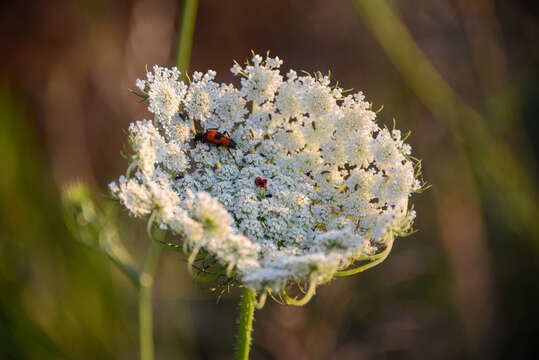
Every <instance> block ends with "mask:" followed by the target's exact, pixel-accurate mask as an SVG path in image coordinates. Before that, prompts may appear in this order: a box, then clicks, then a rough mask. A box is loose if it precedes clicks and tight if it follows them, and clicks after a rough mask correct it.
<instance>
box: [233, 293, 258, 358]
mask: <svg viewBox="0 0 539 360" xmlns="http://www.w3.org/2000/svg"><path fill="white" fill-rule="evenodd" d="M255 305H256V295H255V294H254V293H253V292H252V291H251V290H249V289H247V288H244V289H243V296H242V298H241V313H240V328H239V330H238V352H237V354H236V360H249V350H250V348H251V332H252V331H253V317H254V314H255Z"/></svg>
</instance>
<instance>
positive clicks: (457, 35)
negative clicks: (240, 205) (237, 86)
mask: <svg viewBox="0 0 539 360" xmlns="http://www.w3.org/2000/svg"><path fill="white" fill-rule="evenodd" d="M180 13H181V5H180V4H179V3H178V2H177V1H173V0H160V1H152V0H136V1H128V0H120V1H111V0H98V1H88V0H77V1H58V0H48V1H11V2H3V3H2V5H0V34H2V35H1V39H2V51H1V53H0V64H1V66H0V159H1V160H0V164H1V165H2V169H1V175H0V291H1V292H0V358H1V359H96V358H99V359H134V358H137V357H138V339H137V331H138V330H137V308H136V305H137V298H136V290H135V288H134V287H133V286H132V285H131V283H130V282H129V281H128V280H127V278H126V277H125V275H124V274H123V273H122V272H120V271H119V270H118V269H117V268H116V267H114V266H113V265H112V264H111V263H110V261H109V260H108V259H107V258H106V257H104V256H103V255H102V254H99V253H98V252H95V251H93V250H91V249H89V248H88V247H87V246H85V245H84V244H82V243H81V242H79V241H76V240H75V238H74V236H73V235H72V234H71V233H70V232H69V230H68V228H67V226H66V223H65V220H64V216H63V212H62V202H61V192H62V189H65V187H66V186H68V185H69V184H72V183H73V182H77V181H79V182H80V181H82V182H84V183H86V184H88V186H90V188H91V189H92V193H93V198H94V200H95V202H96V204H97V206H99V207H100V208H101V209H104V210H103V211H106V214H107V219H109V220H110V221H112V222H113V223H114V226H115V227H116V228H117V229H118V231H119V234H120V237H121V239H122V241H123V242H124V244H125V245H126V247H127V248H128V249H129V250H130V252H131V253H132V254H133V257H134V259H135V262H137V263H138V264H140V263H141V262H142V260H143V257H144V252H145V249H146V244H147V241H148V240H147V238H146V237H145V235H144V224H143V223H142V222H140V221H136V220H133V219H130V218H129V217H128V216H127V214H126V212H125V211H123V210H122V209H120V208H119V206H117V205H116V204H115V203H113V202H112V201H111V200H110V198H109V195H108V190H107V187H106V185H107V183H108V182H110V181H112V180H114V179H116V178H117V177H118V176H119V175H120V174H121V173H123V172H125V169H126V167H127V163H126V160H125V159H124V158H123V157H122V156H121V155H120V153H121V151H122V150H125V149H126V148H127V138H126V136H125V130H126V129H127V127H128V124H129V123H130V122H132V121H135V120H140V119H143V118H144V117H145V116H148V115H147V114H146V113H145V105H144V104H138V103H137V98H136V97H135V96H133V95H132V94H130V93H129V90H128V89H129V88H133V87H134V82H135V79H136V78H137V77H143V76H144V74H145V66H146V65H148V66H152V65H153V64H160V65H164V66H171V65H173V64H174V62H175V60H174V59H175V53H176V46H177V41H176V39H177V29H178V26H179V23H180ZM538 17H539V5H538V3H537V2H534V1H524V0H515V1H502V0H473V1H466V0H446V1H444V0H406V1H405V0H400V1H383V0H351V1H345V0H335V1H331V2H328V1H322V0H317V1H307V0H303V1H299V0H295V1H292V0H289V1H269V0H264V1H257V2H253V1H247V0H243V1H216V0H214V1H210V0H201V1H200V4H199V10H198V16H197V25H196V30H195V35H194V45H193V50H192V58H191V71H194V70H200V71H206V70H207V69H210V68H211V69H213V70H216V71H217V73H218V76H217V80H218V81H227V82H229V81H234V82H235V81H237V79H234V78H233V77H232V75H231V74H230V72H229V71H228V69H229V68H230V67H231V65H232V60H233V59H236V60H238V61H240V62H242V61H243V60H245V59H246V58H247V57H248V56H249V54H250V50H251V49H254V50H255V51H256V52H259V53H265V52H266V50H268V49H269V50H271V53H272V55H277V56H279V57H281V58H282V59H284V61H285V63H284V66H283V68H284V70H285V71H286V70H288V69H289V68H290V67H293V68H295V69H304V70H306V71H309V72H313V71H317V70H320V71H322V72H327V70H331V72H332V74H333V78H335V79H337V80H339V83H340V84H341V86H343V87H344V88H354V89H356V90H362V91H364V92H365V94H366V96H367V99H368V100H369V101H371V102H373V104H374V106H373V107H374V108H378V107H379V106H381V105H383V106H384V110H383V111H382V113H381V114H380V116H379V117H380V120H379V121H380V122H381V123H385V124H388V125H390V124H391V123H392V121H393V119H396V122H397V127H398V128H400V129H402V130H403V131H405V130H412V136H411V137H410V138H409V140H408V141H409V143H410V144H411V145H412V147H413V149H414V155H415V156H417V157H418V158H421V159H423V167H424V173H425V179H426V180H427V181H428V182H430V183H432V184H433V187H432V188H431V189H430V190H429V191H427V192H426V193H424V194H422V195H416V196H414V198H413V203H414V205H415V209H416V210H417V213H418V217H417V221H416V226H415V227H416V228H417V229H418V230H419V232H418V233H416V234H414V235H413V236H411V237H408V238H404V239H399V240H398V241H397V242H396V244H395V247H394V250H393V252H392V254H391V255H390V257H389V258H388V259H387V260H386V261H385V262H384V263H383V264H381V265H380V266H378V267H376V268H374V269H372V270H369V271H367V272H365V273H362V274H360V275H358V276H355V277H352V278H346V279H339V280H336V281H333V282H331V283H329V284H326V285H324V286H322V287H320V288H319V290H318V294H317V296H315V297H314V299H313V300H312V301H311V302H310V303H309V304H308V305H307V306H305V307H302V308H292V307H284V306H280V305H278V304H276V303H274V302H272V301H268V303H267V305H266V307H265V308H264V309H263V310H261V311H259V312H257V313H256V315H255V332H254V347H253V351H252V358H254V359H297V360H300V359H422V358H434V359H455V358H459V359H521V358H522V359H531V358H535V357H536V356H537V355H538V354H539V348H538V347H537V346H536V345H535V340H536V339H537V337H538V336H539V306H538V305H539V279H538V276H539V221H538V220H539V210H538V209H539V198H538V195H537V192H538V172H537V164H538V157H539V140H538V135H539V125H538V121H537V112H538V111H539V98H538V96H539V46H538V45H539V18H538ZM156 277H157V282H156V285H155V286H156V288H155V289H154V312H155V319H154V321H155V338H156V340H155V341H156V358H157V359H230V358H232V357H233V354H234V343H235V333H236V329H237V324H236V319H237V316H238V299H239V292H238V291H237V289H236V290H233V291H232V292H231V293H229V294H225V295H224V296H223V297H222V298H221V301H220V302H219V303H217V300H216V299H217V296H216V294H215V292H214V291H212V285H199V284H197V283H194V282H193V281H192V280H191V279H190V277H189V276H188V275H187V272H186V269H185V259H184V258H183V257H182V256H181V255H179V254H177V253H173V252H169V251H164V252H163V256H162V257H161V261H160V263H159V265H158V269H157V274H156Z"/></svg>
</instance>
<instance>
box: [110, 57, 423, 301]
mask: <svg viewBox="0 0 539 360" xmlns="http://www.w3.org/2000/svg"><path fill="white" fill-rule="evenodd" d="M281 64H282V61H281V60H280V59H279V58H270V57H267V58H265V59H263V58H262V57H261V56H259V55H255V56H254V57H253V58H252V61H251V62H249V63H247V64H246V65H245V66H240V65H239V64H235V65H234V66H233V67H232V69H231V71H232V72H233V73H234V74H236V75H238V76H241V87H240V88H239V89H237V88H235V87H234V86H233V85H231V84H218V83H216V82H214V79H215V72H213V71H211V70H210V71H208V72H207V73H206V74H202V73H195V74H194V75H193V77H192V79H193V81H192V82H191V83H190V84H188V85H187V84H184V83H183V82H178V81H177V79H178V76H179V73H178V72H177V70H175V69H172V70H167V69H163V68H159V67H156V68H154V73H149V74H148V76H147V77H148V79H147V80H139V81H137V84H138V85H139V87H140V88H141V89H144V90H148V89H149V90H148V96H149V110H150V111H151V112H153V113H154V114H155V115H156V117H155V121H154V122H153V123H152V122H149V121H142V122H137V123H134V124H132V125H131V127H130V138H131V144H132V148H133V151H134V155H133V163H132V167H130V169H131V170H134V169H136V171H128V174H127V175H126V177H120V180H119V182H118V184H116V183H112V184H111V190H112V191H113V193H114V194H115V195H116V196H117V197H118V199H119V200H120V201H121V202H122V204H123V205H124V206H125V207H126V208H127V209H128V210H129V211H130V212H131V214H133V215H134V216H145V215H149V214H151V213H153V214H156V217H154V218H153V219H155V221H156V222H157V223H158V225H159V226H160V227H161V228H163V229H168V230H169V231H171V232H173V233H175V234H178V235H180V236H181V237H182V241H183V242H184V248H185V249H187V250H189V249H191V250H190V251H191V252H192V253H193V252H194V253H196V252H198V251H205V252H207V253H208V254H209V255H211V256H213V257H214V258H215V260H216V261H217V262H218V263H220V264H221V265H222V266H225V267H226V268H227V270H228V274H229V275H230V276H234V277H235V278H236V279H237V280H238V281H240V282H242V283H243V285H244V286H247V287H249V288H251V289H253V290H255V291H275V292H279V291H283V290H284V288H285V286H286V284H287V282H288V281H290V280H292V279H294V280H296V281H298V282H310V283H311V284H312V293H314V289H315V287H316V285H317V284H320V283H323V282H326V281H328V280H330V279H331V278H332V277H333V276H334V275H336V274H340V270H341V269H343V268H346V267H347V266H349V265H351V264H353V263H354V261H356V260H367V261H371V260H373V259H378V258H379V257H377V256H378V255H377V253H378V252H379V251H386V252H389V249H390V248H391V245H392V243H393V240H394V238H395V236H397V235H405V234H407V233H408V232H409V231H410V229H411V226H412V222H413V220H414V217H415V212H413V211H412V210H410V209H409V206H408V200H409V197H410V195H411V194H412V193H413V192H415V191H417V190H419V189H420V187H421V186H422V184H421V182H420V180H418V175H419V174H418V172H417V170H416V169H417V168H419V167H418V166H414V165H417V164H416V163H415V161H414V160H413V159H414V158H412V157H410V151H411V149H410V147H409V145H407V144H405V143H404V141H403V140H402V139H401V135H400V132H399V131H398V130H392V131H390V130H388V129H387V128H384V127H380V126H379V125H378V124H377V123H376V113H375V112H373V111H372V110H371V105H370V104H369V103H367V102H365V100H364V95H363V94H362V93H361V92H359V93H356V94H350V95H345V94H344V92H343V90H342V89H340V88H339V87H337V86H332V85H331V84H330V79H329V77H328V76H322V75H317V76H314V77H313V76H310V75H302V76H298V75H297V73H296V72H295V71H293V70H291V71H290V72H289V73H288V75H287V76H286V80H284V78H283V76H282V75H281V73H280V71H279V67H280V66H281ZM179 104H182V106H179ZM251 105H252V108H251ZM189 129H191V132H190V131H189ZM209 130H215V131H214V132H212V136H213V140H215V141H213V142H208V141H206V142H200V141H193V139H194V138H195V135H194V134H192V133H198V136H197V138H203V137H202V136H201V135H202V134H203V133H205V132H207V131H209ZM201 131H202V133H201ZM218 136H227V137H229V138H230V139H231V140H232V139H233V141H234V143H235V144H237V146H236V147H235V148H233V147H230V146H226V144H227V143H229V142H219V141H218V140H219V139H217V138H216V137H218ZM223 144H225V145H223ZM217 145H222V146H217ZM253 179H254V181H253ZM268 179H270V181H268ZM309 289H311V288H309Z"/></svg>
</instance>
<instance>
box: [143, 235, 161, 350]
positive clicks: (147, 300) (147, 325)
mask: <svg viewBox="0 0 539 360" xmlns="http://www.w3.org/2000/svg"><path fill="white" fill-rule="evenodd" d="M160 252H161V248H160V247H159V245H158V244H157V243H156V242H155V241H153V240H151V239H150V245H149V246H148V252H147V254H146V260H145V261H144V266H143V268H142V272H141V274H140V280H139V289H138V290H139V293H138V314H139V343H140V359H141V360H153V358H154V346H153V314H152V287H153V276H154V272H155V268H156V265H157V261H158V260H159V253H160Z"/></svg>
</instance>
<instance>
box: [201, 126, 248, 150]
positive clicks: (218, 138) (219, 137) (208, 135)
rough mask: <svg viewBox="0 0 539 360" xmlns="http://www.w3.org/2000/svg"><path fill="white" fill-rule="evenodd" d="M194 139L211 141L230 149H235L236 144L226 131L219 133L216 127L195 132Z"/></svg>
mask: <svg viewBox="0 0 539 360" xmlns="http://www.w3.org/2000/svg"><path fill="white" fill-rule="evenodd" d="M195 140H200V141H202V142H205V143H212V144H214V145H216V146H221V145H222V146H224V147H226V148H230V149H236V148H237V146H238V145H237V144H236V142H235V141H234V140H232V138H231V137H230V135H228V133H227V132H226V131H225V132H223V133H220V132H219V131H217V129H210V130H208V131H206V132H205V133H204V134H197V135H196V136H195Z"/></svg>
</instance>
